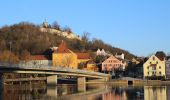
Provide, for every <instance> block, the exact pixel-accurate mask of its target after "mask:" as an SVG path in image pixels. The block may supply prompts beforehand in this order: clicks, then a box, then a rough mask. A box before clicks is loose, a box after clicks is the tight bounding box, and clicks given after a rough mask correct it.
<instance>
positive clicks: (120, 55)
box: [115, 53, 125, 59]
mask: <svg viewBox="0 0 170 100" xmlns="http://www.w3.org/2000/svg"><path fill="white" fill-rule="evenodd" d="M115 57H116V58H120V59H125V54H124V53H116V55H115Z"/></svg>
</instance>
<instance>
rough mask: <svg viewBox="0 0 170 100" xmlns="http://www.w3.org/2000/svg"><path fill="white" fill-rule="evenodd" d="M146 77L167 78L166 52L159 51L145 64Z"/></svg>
mask: <svg viewBox="0 0 170 100" xmlns="http://www.w3.org/2000/svg"><path fill="white" fill-rule="evenodd" d="M143 72H144V78H156V77H163V78H165V54H164V53H163V52H157V53H156V54H155V55H152V56H151V57H150V58H149V59H148V60H147V61H146V62H145V63H144V65H143Z"/></svg>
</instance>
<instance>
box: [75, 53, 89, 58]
mask: <svg viewBox="0 0 170 100" xmlns="http://www.w3.org/2000/svg"><path fill="white" fill-rule="evenodd" d="M76 55H77V59H90V58H91V57H90V55H89V53H76Z"/></svg>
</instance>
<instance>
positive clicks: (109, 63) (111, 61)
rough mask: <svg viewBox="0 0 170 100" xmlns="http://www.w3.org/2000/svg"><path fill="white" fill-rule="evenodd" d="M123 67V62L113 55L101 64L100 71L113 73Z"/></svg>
mask: <svg viewBox="0 0 170 100" xmlns="http://www.w3.org/2000/svg"><path fill="white" fill-rule="evenodd" d="M122 66H123V62H122V61H120V60H119V59H117V58H116V57H114V56H113V55H112V56H110V57H109V58H108V59H106V60H105V61H104V62H102V71H107V72H113V71H115V70H116V69H119V68H121V67H122Z"/></svg>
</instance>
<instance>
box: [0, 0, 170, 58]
mask: <svg viewBox="0 0 170 100" xmlns="http://www.w3.org/2000/svg"><path fill="white" fill-rule="evenodd" d="M169 5H170V0H1V2H0V13H1V14H0V27H3V26H5V25H12V24H16V23H19V22H23V21H26V22H31V23H34V24H42V23H43V21H44V20H45V19H46V20H47V21H48V22H49V23H50V24H52V23H53V22H54V21H57V22H58V23H59V24H60V25H61V26H62V27H66V26H68V27H70V28H71V29H72V31H73V32H74V33H76V34H77V35H80V36H81V35H82V34H83V33H84V32H89V33H90V37H91V39H92V38H98V39H101V40H103V41H104V42H106V43H109V44H110V45H112V46H114V47H118V48H122V49H125V50H127V51H129V52H131V53H133V54H135V55H137V56H148V55H150V54H153V53H155V52H156V51H164V52H165V53H170V45H169V44H170V6H169Z"/></svg>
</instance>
